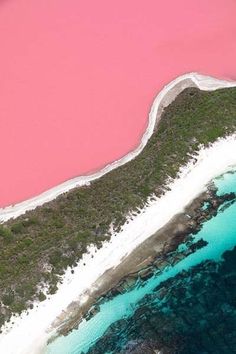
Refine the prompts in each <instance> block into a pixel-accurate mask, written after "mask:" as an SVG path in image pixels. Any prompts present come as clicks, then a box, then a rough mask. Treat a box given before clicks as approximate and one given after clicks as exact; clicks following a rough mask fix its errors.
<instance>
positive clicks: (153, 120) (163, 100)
mask: <svg viewBox="0 0 236 354" xmlns="http://www.w3.org/2000/svg"><path fill="white" fill-rule="evenodd" d="M187 87H198V88H199V89H201V90H204V91H214V90H217V89H220V88H227V87H236V81H227V80H219V79H216V78H214V77H210V76H205V75H201V74H198V73H194V72H192V73H187V74H184V75H181V76H179V77H177V78H176V79H174V80H173V81H171V82H170V83H169V84H167V85H166V86H164V87H163V89H162V90H161V91H160V92H159V93H158V95H157V96H156V98H155V99H154V102H153V104H152V107H151V110H150V113H149V119H148V126H147V129H146V131H145V132H144V134H143V136H142V138H141V141H140V144H139V146H138V147H137V148H136V149H134V150H133V151H131V152H129V153H128V154H127V155H125V156H124V157H122V158H120V159H119V160H116V161H114V162H112V163H111V164H109V165H107V166H105V167H104V168H103V169H101V170H100V171H98V172H96V173H94V174H91V175H88V176H79V177H75V178H72V179H69V180H67V181H65V182H63V183H61V184H59V185H57V186H55V187H53V188H50V189H49V190H47V191H45V192H43V193H41V194H39V195H38V196H35V197H33V198H30V199H27V200H25V201H23V202H20V203H18V204H15V205H10V206H7V207H4V208H0V223H3V222H5V221H7V220H9V219H11V218H16V217H18V216H20V215H22V214H24V213H25V212H26V211H28V210H33V209H35V208H36V207H38V206H41V205H43V204H45V203H47V202H50V201H52V200H53V199H55V198H57V197H58V196H59V195H61V194H63V193H65V192H68V191H70V190H71V189H73V188H76V187H79V186H83V185H86V184H89V183H90V182H92V181H94V180H96V179H98V178H100V177H102V176H103V175H105V174H106V173H108V172H110V171H112V170H114V169H115V168H118V167H120V166H122V165H124V164H125V163H127V162H129V161H131V160H132V159H134V158H135V157H136V156H137V155H139V154H140V152H141V151H142V150H143V149H144V147H145V146H146V144H147V142H148V140H149V139H150V137H151V136H152V133H153V131H154V128H155V126H156V124H157V123H158V122H159V121H160V119H161V113H162V111H163V109H164V108H165V107H166V106H167V105H169V104H170V103H171V102H172V101H173V100H174V99H175V98H176V96H177V95H178V94H179V93H180V92H182V91H183V90H184V89H185V88H187Z"/></svg>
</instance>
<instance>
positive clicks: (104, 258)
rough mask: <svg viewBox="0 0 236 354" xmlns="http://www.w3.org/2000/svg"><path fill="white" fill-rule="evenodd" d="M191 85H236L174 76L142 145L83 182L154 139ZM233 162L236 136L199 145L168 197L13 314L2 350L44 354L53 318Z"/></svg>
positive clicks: (1, 338)
mask: <svg viewBox="0 0 236 354" xmlns="http://www.w3.org/2000/svg"><path fill="white" fill-rule="evenodd" d="M189 86H197V87H200V88H201V89H204V90H207V89H210V90H214V89H216V88H220V87H232V86H236V83H233V82H232V83H231V82H225V81H220V80H216V79H212V78H209V77H205V76H201V75H198V74H187V75H184V76H181V78H178V79H176V80H174V81H173V82H172V83H170V84H169V85H168V86H166V87H165V88H164V89H163V90H162V91H161V93H160V94H159V95H158V96H157V98H156V99H155V101H154V104H153V106H152V110H151V113H150V117H149V126H148V129H147V131H146V133H145V134H144V136H143V138H142V141H141V143H140V146H139V147H138V148H137V149H136V150H135V151H133V152H132V153H130V154H128V155H127V156H125V157H124V158H123V159H121V160H119V161H117V162H114V163H113V164H112V165H110V166H108V167H107V168H106V169H104V170H102V171H100V172H99V173H97V174H96V175H93V177H91V176H90V177H80V178H83V183H88V182H89V181H91V180H92V178H93V179H95V178H99V177H100V176H102V175H103V174H104V173H106V172H108V171H109V170H111V169H113V168H116V167H118V166H120V165H122V164H124V163H126V162H128V161H129V160H131V159H132V158H134V157H135V156H137V154H138V153H139V152H141V151H142V149H143V148H144V146H145V144H146V143H147V141H148V139H149V138H150V136H151V134H152V132H153V130H154V127H155V124H156V122H157V121H158V120H159V119H160V114H161V111H162V109H163V107H164V106H165V105H167V104H168V103H170V102H171V101H172V100H173V99H174V98H175V97H176V95H177V94H178V93H179V92H181V91H182V90H183V88H185V87H189ZM233 166H236V135H231V136H229V137H227V138H225V139H220V140H218V141H217V142H216V143H214V144H213V145H212V146H211V147H209V148H206V149H204V148H202V149H200V152H199V154H198V156H197V158H196V159H194V160H191V161H190V162H189V163H188V164H187V165H186V166H184V167H183V168H182V169H181V171H180V173H179V176H178V178H176V179H175V180H174V181H173V182H171V183H170V184H169V186H170V190H169V191H168V192H167V193H166V194H165V195H164V196H163V197H161V198H156V199H155V200H152V201H149V203H148V205H147V206H146V207H145V208H144V209H142V211H141V213H140V214H138V215H137V216H135V217H133V218H132V220H129V221H127V223H126V224H125V225H124V226H123V229H122V231H121V232H119V234H118V235H116V234H113V235H112V237H111V240H110V241H109V242H106V243H105V244H104V245H103V247H102V248H101V249H99V250H95V248H93V247H91V248H90V250H88V253H87V254H85V255H84V257H83V259H82V260H81V261H80V262H79V263H78V265H77V266H76V267H75V269H74V274H71V271H70V269H68V270H67V272H66V274H65V276H64V278H63V283H62V284H61V285H60V286H59V290H58V292H57V293H56V294H55V295H53V296H51V297H50V298H48V299H47V300H46V301H44V302H42V303H39V304H38V307H36V306H35V308H34V309H33V310H30V311H29V314H28V315H27V314H26V313H24V314H23V315H22V316H20V317H18V318H12V322H14V324H11V323H10V324H9V325H8V326H6V327H5V328H4V330H3V333H2V334H1V335H0V352H1V353H4V354H13V353H14V354H35V353H42V352H43V348H45V345H46V341H47V339H49V338H50V337H51V336H52V335H54V334H55V333H56V328H55V327H52V323H53V322H54V321H55V320H56V319H57V318H58V316H61V315H62V314H63V313H65V311H66V309H67V307H68V306H69V305H70V304H71V303H72V302H73V301H80V302H81V303H82V302H84V301H86V298H88V296H89V289H92V288H93V287H96V286H97V284H96V280H97V279H98V278H99V277H100V276H101V275H102V274H104V273H105V271H106V270H107V269H110V268H112V267H116V266H117V265H118V264H119V263H120V262H121V261H122V259H123V258H124V257H125V256H127V255H128V254H130V253H131V252H132V250H134V249H135V248H136V247H137V246H138V245H140V244H141V243H142V242H143V241H144V240H146V239H147V238H148V237H150V236H151V235H153V234H154V233H155V232H156V231H157V230H158V229H160V228H161V227H163V226H164V225H165V224H166V223H167V222H168V221H169V220H170V219H171V218H172V217H173V216H174V215H176V214H177V213H179V212H180V211H183V209H184V207H185V206H186V205H188V204H189V203H190V202H191V201H192V200H193V199H194V198H196V197H197V196H198V195H199V194H200V193H201V192H202V191H203V190H204V189H205V187H206V185H207V183H208V182H209V181H210V180H211V179H212V178H214V177H216V176H218V175H220V174H222V173H224V172H226V171H228V170H230V169H231V168H232V167H233ZM67 183H69V182H67ZM70 183H73V187H75V186H76V185H81V183H82V182H81V180H80V182H78V179H76V181H75V180H72V181H70ZM63 186H64V184H63ZM66 186H67V184H66ZM56 188H59V191H57V190H56V189H53V193H52V190H51V191H48V192H47V193H49V195H47V196H46V197H44V198H42V196H41V197H40V196H39V197H38V199H37V198H35V199H34V203H33V204H30V203H31V201H28V202H27V201H26V202H24V203H26V204H24V203H22V204H24V205H23V207H22V204H19V205H18V206H15V207H11V208H12V209H11V213H10V210H9V211H8V213H6V214H5V215H3V216H2V220H7V219H8V218H9V217H13V216H14V217H16V216H18V215H20V214H22V213H24V212H25V211H26V210H27V209H29V208H34V207H36V206H37V205H39V204H43V203H44V202H45V201H48V200H51V199H53V198H55V197H56V196H57V195H58V194H59V193H60V192H61V189H60V188H61V186H59V187H56ZM66 188H69V187H68V186H67V187H66ZM70 188H72V187H70ZM55 190H56V191H55ZM65 190H66V189H65ZM65 190H64V191H65ZM50 193H52V195H51V194H50ZM47 198H48V199H47ZM27 203H29V205H27ZM37 203H38V204H37ZM14 208H16V209H14ZM92 255H93V256H94V257H93V258H92V257H91V256H92ZM83 263H85V264H86V265H83Z"/></svg>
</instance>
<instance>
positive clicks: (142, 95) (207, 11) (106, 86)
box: [0, 0, 236, 206]
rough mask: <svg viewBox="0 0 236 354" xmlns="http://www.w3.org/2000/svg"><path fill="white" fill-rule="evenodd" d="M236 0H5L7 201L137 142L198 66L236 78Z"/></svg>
mask: <svg viewBox="0 0 236 354" xmlns="http://www.w3.org/2000/svg"><path fill="white" fill-rule="evenodd" d="M235 18H236V1H235V0H197V1H196V0H178V1H176V0H163V1H161V0H145V1H144V0H119V1H113V0H99V1H98V0H93V1H92V0H83V1H82V0H0V153H1V154H0V159H1V160H0V161H1V170H0V206H6V205H9V204H12V203H15V202H19V201H22V200H24V199H28V198H29V197H32V196H34V195H37V194H39V193H41V192H42V191H44V190H46V189H48V188H50V187H52V186H55V185H57V184H58V183H61V182H62V181H65V180H67V179H69V178H72V177H74V176H78V175H82V174H87V173H90V172H91V171H95V170H98V169H100V168H101V167H103V166H104V165H105V164H107V163H109V162H111V161H113V160H115V159H118V158H119V157H121V156H123V155H125V154H126V153H127V152H128V151H130V150H132V149H133V148H134V147H136V146H137V145H138V143H139V141H140V137H141V135H142V134H143V132H144V130H145V128H146V126H147V119H148V112H149V109H150V105H151V104H152V102H153V98H154V97H155V95H156V94H157V93H158V91H159V90H160V89H161V88H162V87H163V85H164V84H166V83H168V82H169V81H170V80H172V79H173V78H175V77H176V76H178V75H180V74H183V73H185V72H189V71H198V72H201V73H205V74H210V75H214V76H217V77H221V78H231V79H236V21H235Z"/></svg>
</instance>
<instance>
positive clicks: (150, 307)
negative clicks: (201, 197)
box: [88, 191, 236, 354]
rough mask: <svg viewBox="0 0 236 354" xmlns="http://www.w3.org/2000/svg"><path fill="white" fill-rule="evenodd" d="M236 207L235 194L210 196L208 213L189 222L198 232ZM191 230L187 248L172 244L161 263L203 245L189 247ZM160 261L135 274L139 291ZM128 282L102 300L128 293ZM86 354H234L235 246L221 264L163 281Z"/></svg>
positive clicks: (204, 265)
mask: <svg viewBox="0 0 236 354" xmlns="http://www.w3.org/2000/svg"><path fill="white" fill-rule="evenodd" d="M234 202H235V193H229V194H224V196H218V197H217V196H216V193H215V191H211V200H210V203H208V205H207V208H202V209H201V212H200V213H199V212H198V213H196V214H195V220H194V218H193V219H191V222H193V223H194V225H193V229H194V230H195V231H194V232H195V233H198V232H199V230H200V229H201V226H202V224H203V223H204V222H205V221H207V220H209V219H210V218H212V217H214V216H216V215H217V213H220V212H223V211H224V210H225V209H227V208H228V207H230V206H231V205H232V204H233V203H234ZM193 229H192V228H191V231H193ZM189 231H190V229H189V230H188V232H185V235H184V236H185V237H184V238H185V245H186V247H180V248H178V247H177V242H175V245H172V246H173V247H172V249H171V247H169V253H167V254H166V258H165V260H163V259H162V263H163V262H165V264H166V265H167V264H172V265H173V264H177V263H178V262H179V261H180V259H181V258H184V257H186V256H187V255H189V254H191V253H194V252H196V251H197V250H198V249H201V248H203V247H204V246H205V245H206V241H204V240H203V239H200V240H198V241H197V242H195V243H191V237H189V236H190V235H189V236H188V234H189ZM235 236H236V235H235ZM183 244H184V243H183ZM158 262H159V265H160V259H159V260H156V261H155V262H152V264H150V265H149V267H147V268H146V269H144V270H143V271H142V272H141V273H140V272H139V273H138V274H137V275H136V279H137V277H138V278H139V282H140V286H142V282H145V281H151V277H152V276H153V274H155V272H156V273H158V272H162V269H160V268H159V269H158ZM132 277H134V275H132ZM132 277H131V278H132ZM131 278H130V276H127V277H126V279H123V280H122V282H121V283H120V284H118V285H117V286H116V287H115V288H114V289H112V290H111V291H110V292H109V293H108V294H107V295H106V298H103V301H105V299H111V298H112V297H114V296H117V295H118V294H119V293H122V292H124V291H127V286H128V285H129V284H130V286H131V287H132V281H131V280H132V279H131ZM133 283H134V281H133ZM136 285H137V283H136ZM97 310H98V311H99V307H98V309H97ZM114 311H115V309H114ZM88 353H89V354H155V353H160V354H177V353H179V354H208V353H209V354H211V353H212V354H213V353H214V354H217V353H221V354H222V353H223V354H232V353H236V247H235V248H234V249H231V250H227V251H226V252H224V253H223V254H222V257H221V259H220V261H215V260H212V259H209V260H208V259H206V260H205V261H203V262H201V263H200V264H197V265H196V266H193V267H189V269H188V270H182V271H181V272H179V273H178V274H177V275H175V276H174V277H170V278H169V279H167V280H165V281H163V282H161V283H160V284H159V285H158V286H156V287H155V289H154V290H153V291H152V292H151V293H149V294H147V295H146V296H145V297H144V298H143V299H142V300H141V301H140V302H139V303H138V306H137V307H136V308H135V310H134V313H133V314H132V315H131V316H130V317H126V318H123V319H121V320H119V321H116V322H115V323H113V324H112V325H111V326H110V327H109V328H108V330H107V331H106V332H105V334H104V335H103V336H102V337H101V338H100V339H99V340H98V341H96V343H95V344H94V345H93V346H92V347H91V348H90V349H89V351H88Z"/></svg>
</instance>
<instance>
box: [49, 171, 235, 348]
mask: <svg viewBox="0 0 236 354" xmlns="http://www.w3.org/2000/svg"><path fill="white" fill-rule="evenodd" d="M214 183H215V185H216V186H217V188H218V192H217V194H218V195H223V194H225V193H229V192H235V193H236V172H235V171H234V172H232V173H226V174H225V175H223V176H221V177H220V178H217V179H216V180H215V181H214ZM193 237H194V239H193V243H196V242H197V241H199V240H204V241H206V246H204V247H202V248H200V249H198V250H197V251H196V252H194V253H192V254H190V255H188V256H186V258H184V259H182V260H181V261H179V262H178V263H177V264H176V265H174V266H168V267H167V268H166V269H165V270H164V271H163V272H162V273H161V274H155V275H154V276H152V277H151V278H150V279H149V280H148V281H146V282H144V283H143V284H142V286H140V283H139V282H137V286H136V287H135V288H133V289H132V290H130V291H128V292H126V293H124V294H121V295H118V296H116V297H114V298H113V299H111V300H109V301H107V302H105V303H102V304H101V305H100V311H99V312H98V313H97V314H96V315H95V316H94V317H92V318H91V319H90V320H88V321H83V322H82V323H81V324H80V326H79V328H78V329H77V330H73V331H72V332H71V333H70V334H69V335H68V336H66V337H59V338H58V339H56V340H55V341H54V342H53V343H51V344H50V345H48V347H47V351H46V353H47V354H80V353H87V352H88V351H89V349H90V348H91V347H92V346H93V345H94V344H95V342H96V341H97V340H98V339H100V338H102V336H103V335H104V333H105V332H106V330H107V329H108V328H109V327H110V326H111V325H112V324H113V323H116V322H117V321H119V320H121V319H123V318H130V317H131V316H132V315H133V314H134V312H135V310H137V308H138V307H139V302H140V301H141V300H142V299H143V298H144V297H145V296H147V295H148V294H152V292H153V291H154V290H155V288H156V287H157V286H158V285H159V284H161V283H162V282H163V281H167V280H168V279H171V278H174V277H176V276H178V274H181V272H183V271H188V270H189V269H191V268H192V267H196V266H198V265H200V264H202V263H203V262H205V261H206V260H211V261H215V262H220V261H221V259H222V255H223V254H224V252H225V251H228V250H232V249H233V248H234V246H235V245H236V203H233V204H232V205H230V206H229V207H227V208H225V209H222V210H221V212H219V213H218V214H217V216H215V217H213V218H212V219H211V220H209V221H207V222H205V223H204V225H203V227H202V229H201V230H200V231H199V232H198V233H197V234H195V235H194V236H193ZM235 350H236V348H235ZM104 353H105V351H104ZM229 354H230V353H229Z"/></svg>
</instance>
